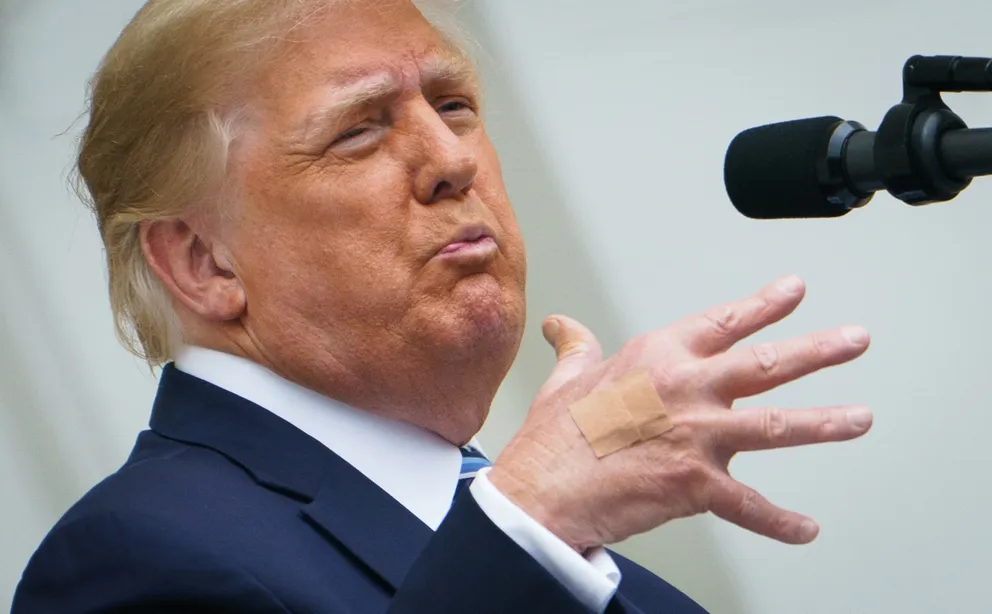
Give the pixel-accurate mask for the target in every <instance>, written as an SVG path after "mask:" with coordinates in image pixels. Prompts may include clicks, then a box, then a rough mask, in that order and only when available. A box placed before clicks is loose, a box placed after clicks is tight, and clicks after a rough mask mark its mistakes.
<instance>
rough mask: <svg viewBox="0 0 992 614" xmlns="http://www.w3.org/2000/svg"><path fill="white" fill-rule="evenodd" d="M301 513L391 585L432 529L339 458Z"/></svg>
mask: <svg viewBox="0 0 992 614" xmlns="http://www.w3.org/2000/svg"><path fill="white" fill-rule="evenodd" d="M303 515H304V517H305V518H306V519H307V520H308V521H309V522H311V523H312V524H313V526H314V527H315V528H316V529H317V530H318V531H319V532H321V533H322V534H324V535H325V536H327V537H329V538H330V539H333V540H334V541H337V542H338V543H340V544H341V545H342V546H344V547H345V548H347V549H348V550H349V551H350V552H351V553H352V554H354V555H355V556H356V557H358V558H359V559H361V561H362V562H363V563H365V565H367V566H368V567H369V568H370V569H371V570H372V571H373V572H374V573H375V574H376V575H378V576H379V577H380V578H381V579H382V580H383V581H385V582H386V583H387V584H388V585H389V586H390V587H391V588H392V589H393V590H394V591H395V590H397V589H399V587H400V585H401V584H402V583H403V578H405V577H406V574H407V571H409V569H410V568H411V567H412V566H413V564H414V562H415V561H416V560H417V557H418V556H420V553H421V552H422V551H423V549H424V548H425V547H426V546H427V542H429V541H430V539H431V537H432V536H433V535H434V532H433V531H432V530H431V529H430V527H428V526H427V525H425V524H424V523H423V522H421V521H420V519H419V518H417V517H416V516H414V515H413V514H412V513H410V512H409V511H408V510H407V509H406V508H404V507H403V506H402V505H400V504H399V503H397V502H396V500H395V499H393V498H392V497H390V496H389V495H388V494H387V493H386V492H385V491H383V490H382V489H380V488H379V487H378V486H377V485H375V484H374V483H373V482H372V481H370V480H369V479H368V478H366V477H365V476H364V475H362V474H361V473H359V472H358V471H356V470H355V469H354V468H353V467H351V466H350V465H348V464H347V463H345V462H343V461H342V462H340V463H336V464H334V465H333V466H331V467H330V470H329V471H328V473H327V475H326V477H325V479H324V483H323V484H322V485H321V488H320V490H319V492H318V493H317V495H316V496H315V497H314V500H313V501H312V502H311V503H309V504H307V505H304V506H303Z"/></svg>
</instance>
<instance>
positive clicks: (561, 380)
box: [541, 316, 603, 394]
mask: <svg viewBox="0 0 992 614" xmlns="http://www.w3.org/2000/svg"><path fill="white" fill-rule="evenodd" d="M541 330H542V332H543V333H544V338H545V339H546V340H547V342H548V343H550V344H551V346H552V347H553V348H554V349H555V354H556V355H557V357H558V364H557V365H555V369H554V371H552V373H551V377H550V378H548V381H547V382H545V384H544V386H542V387H541V394H547V393H549V392H552V391H554V390H557V389H558V388H560V387H561V386H562V385H564V384H565V382H568V381H569V380H571V379H573V378H574V377H575V376H577V375H579V374H580V373H583V372H585V371H587V370H589V369H591V368H592V367H594V366H596V365H598V364H599V363H600V362H602V361H603V349H602V347H601V346H600V344H599V341H598V340H597V339H596V336H595V335H594V334H592V331H590V330H589V329H588V328H586V327H585V326H584V325H582V324H581V323H579V322H577V321H576V320H573V319H572V318H569V317H565V316H552V317H550V318H548V319H547V320H545V321H544V326H543V327H542V328H541Z"/></svg>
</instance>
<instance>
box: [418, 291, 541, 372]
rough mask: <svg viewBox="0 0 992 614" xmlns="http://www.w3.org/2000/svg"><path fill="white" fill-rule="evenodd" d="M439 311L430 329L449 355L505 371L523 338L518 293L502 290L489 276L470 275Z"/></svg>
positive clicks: (522, 322) (523, 310) (521, 307)
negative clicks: (503, 367)
mask: <svg viewBox="0 0 992 614" xmlns="http://www.w3.org/2000/svg"><path fill="white" fill-rule="evenodd" d="M443 311H444V313H443V314H442V315H441V317H440V318H438V319H437V320H435V322H434V323H433V327H434V328H435V332H436V333H437V334H438V337H439V338H441V339H443V341H442V344H443V345H445V346H447V349H448V350H449V351H451V352H452V355H454V356H457V357H458V360H469V361H471V362H478V361H480V360H482V361H486V362H489V363H492V362H494V361H497V362H505V363H506V368H507V369H508V368H509V365H510V364H511V363H512V362H513V359H514V358H515V357H516V353H517V349H518V348H519V346H520V341H521V338H522V336H523V329H524V318H525V308H524V300H523V293H522V292H519V293H518V292H515V291H513V290H511V289H507V288H505V287H503V286H502V285H501V284H500V283H499V281H498V280H497V279H496V278H495V277H493V276H491V275H488V274H479V275H472V276H470V277H466V278H465V279H463V280H461V281H460V282H459V283H458V286H457V287H456V288H455V289H454V292H453V293H452V295H451V301H450V303H449V304H448V305H446V308H445V309H444V310H443ZM437 328H440V329H441V330H437Z"/></svg>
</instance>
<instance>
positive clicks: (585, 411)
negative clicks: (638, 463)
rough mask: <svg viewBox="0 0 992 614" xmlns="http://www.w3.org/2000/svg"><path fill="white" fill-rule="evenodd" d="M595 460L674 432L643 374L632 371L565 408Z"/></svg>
mask: <svg viewBox="0 0 992 614" xmlns="http://www.w3.org/2000/svg"><path fill="white" fill-rule="evenodd" d="M568 410H569V412H570V413H571V414H572V419H573V420H575V424H576V425H578V427H579V430H580V431H582V435H583V436H585V438H586V441H588V442H589V445H590V447H592V451H593V452H594V453H595V454H596V456H597V457H598V458H603V457H604V456H607V455H609V454H613V453H614V452H619V451H620V450H623V449H624V448H629V447H630V446H633V445H636V444H638V443H641V442H642V441H648V440H650V439H654V438H656V437H660V436H662V435H664V434H665V433H667V432H668V431H670V430H672V429H673V428H674V425H673V424H672V421H671V420H670V419H669V417H668V412H666V411H665V406H664V404H663V403H662V402H661V397H659V396H658V393H657V392H656V391H655V389H654V384H653V383H652V382H651V377H650V376H649V375H648V374H647V372H646V371H635V372H634V373H631V374H630V375H627V376H624V377H623V378H621V379H619V380H617V381H616V382H614V383H613V384H612V385H610V386H608V387H606V388H604V389H602V390H597V391H596V392H593V393H592V394H590V395H589V396H587V397H586V398H584V399H582V400H581V401H579V402H577V403H574V404H573V405H572V406H570V407H569V408H568Z"/></svg>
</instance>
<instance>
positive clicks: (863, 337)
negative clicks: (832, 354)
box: [844, 326, 868, 346]
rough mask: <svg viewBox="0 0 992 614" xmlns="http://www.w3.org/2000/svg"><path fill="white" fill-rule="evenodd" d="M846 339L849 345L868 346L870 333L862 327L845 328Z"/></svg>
mask: <svg viewBox="0 0 992 614" xmlns="http://www.w3.org/2000/svg"><path fill="white" fill-rule="evenodd" d="M844 338H845V339H847V341H848V343H850V344H851V345H858V346H861V345H868V331H866V330H865V329H863V328H861V327H860V326H846V327H844Z"/></svg>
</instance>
